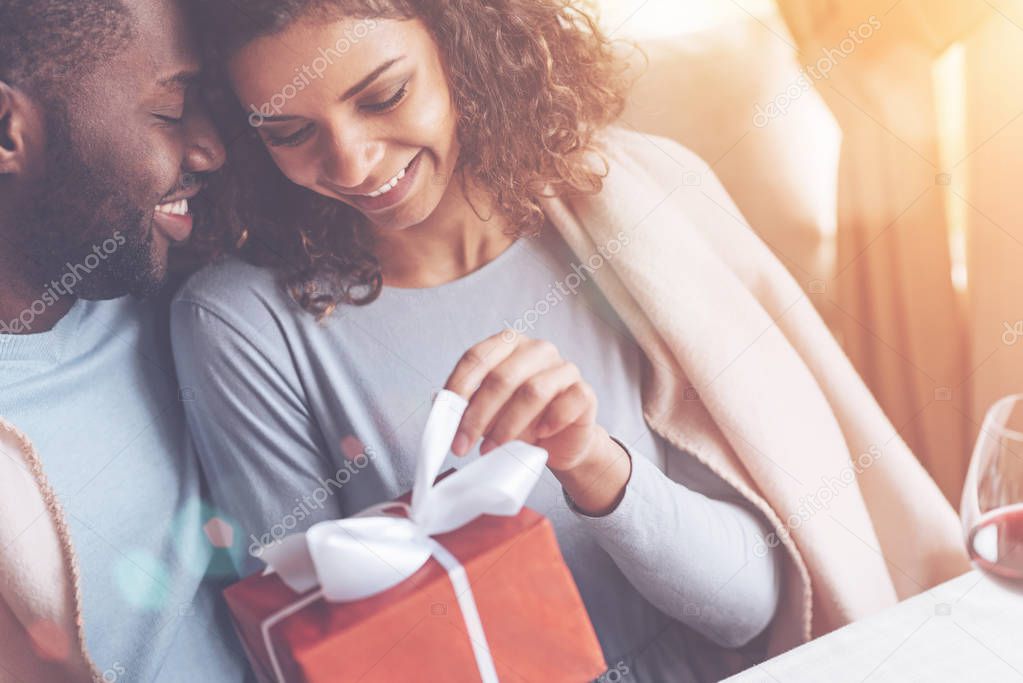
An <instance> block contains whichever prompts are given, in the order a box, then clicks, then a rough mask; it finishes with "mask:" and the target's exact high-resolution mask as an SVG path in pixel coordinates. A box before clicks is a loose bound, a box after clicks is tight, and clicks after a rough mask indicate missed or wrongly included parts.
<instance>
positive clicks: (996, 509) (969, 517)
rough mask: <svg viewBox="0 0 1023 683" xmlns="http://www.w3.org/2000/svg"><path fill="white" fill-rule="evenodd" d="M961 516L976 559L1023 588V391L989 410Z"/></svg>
mask: <svg viewBox="0 0 1023 683" xmlns="http://www.w3.org/2000/svg"><path fill="white" fill-rule="evenodd" d="M960 517H961V518H962V522H963V533H964V534H965V537H966V547H967V550H968V551H969V553H970V558H971V559H972V560H973V563H974V565H975V566H976V567H977V568H978V569H981V570H982V571H984V572H985V573H986V574H987V575H988V576H990V577H991V578H993V579H995V580H996V581H997V582H998V583H1000V584H1002V585H1006V586H1009V587H1011V588H1013V589H1014V590H1017V591H1023V394H1015V395H1012V396H1006V397H1005V398H1003V399H1001V400H1000V401H998V402H997V403H995V404H994V405H993V406H991V408H990V409H989V410H988V412H987V415H985V416H984V424H983V425H982V426H981V428H980V435H979V436H978V437H977V444H976V446H975V447H974V449H973V457H972V459H971V460H970V469H969V471H968V473H967V475H966V484H965V487H964V489H963V500H962V505H961V509H960Z"/></svg>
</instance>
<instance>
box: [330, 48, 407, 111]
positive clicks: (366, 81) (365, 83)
mask: <svg viewBox="0 0 1023 683" xmlns="http://www.w3.org/2000/svg"><path fill="white" fill-rule="evenodd" d="M403 59H405V57H404V56H402V57H395V58H394V59H390V60H388V61H386V62H384V63H383V64H381V65H380V66H378V67H377V68H375V69H373V71H371V72H370V74H369V75H368V76H366V77H365V78H363V79H362V80H361V81H359V82H358V83H356V84H355V85H353V86H352V87H351V88H349V89H348V90H346V91H345V94H344V95H342V96H341V101H342V102H344V101H345V100H350V99H351V98H353V97H355V96H356V95H358V94H359V93H360V92H362V91H363V90H365V89H366V88H368V87H369V86H370V85H371V84H372V83H373V81H375V80H376V79H377V78H379V77H380V74H382V73H384V72H385V71H387V70H388V69H390V68H391V67H392V66H393V65H394V64H395V63H397V62H400V61H401V60H403Z"/></svg>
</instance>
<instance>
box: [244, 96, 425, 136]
mask: <svg viewBox="0 0 1023 683" xmlns="http://www.w3.org/2000/svg"><path fill="white" fill-rule="evenodd" d="M407 95H408V81H405V82H404V83H402V84H401V86H400V87H399V88H398V90H397V91H395V93H394V94H393V95H391V96H390V97H389V98H387V99H386V100H384V101H383V102H370V103H365V104H360V105H359V109H361V110H363V111H366V112H369V113H371V114H384V113H387V112H389V111H392V110H394V109H396V108H397V107H398V105H399V104H401V103H402V101H404V99H405V97H406V96H407ZM313 127H314V126H313V124H312V123H307V124H306V125H304V126H302V127H301V128H299V129H298V130H296V131H295V132H294V133H291V134H290V135H285V136H277V135H273V134H272V133H268V132H264V136H265V139H266V143H267V144H268V145H270V146H271V147H297V146H299V145H301V144H302V143H303V142H305V141H306V140H308V139H309V137H310V136H311V135H312V132H313Z"/></svg>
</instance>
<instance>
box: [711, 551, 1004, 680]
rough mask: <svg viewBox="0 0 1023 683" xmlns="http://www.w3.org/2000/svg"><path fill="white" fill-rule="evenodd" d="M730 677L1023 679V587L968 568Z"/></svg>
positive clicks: (736, 678)
mask: <svg viewBox="0 0 1023 683" xmlns="http://www.w3.org/2000/svg"><path fill="white" fill-rule="evenodd" d="M728 681H729V683H795V682H799V681H807V682H812V683H831V682H832V681H839V682H843V683H844V682H845V681H870V682H872V683H875V682H881V681H899V682H900V683H901V682H902V681H921V682H923V681H926V682H927V683H934V682H935V681H938V682H941V681H955V682H956V683H959V682H961V681H964V682H967V683H1001V682H1002V681H1005V682H1007V683H1008V682H1010V681H1023V593H1015V592H1012V591H1010V590H1008V589H1006V588H1004V587H1002V586H1000V585H998V584H996V583H995V582H993V581H991V580H990V579H988V578H987V577H985V576H984V575H982V574H981V573H980V572H977V571H972V572H967V573H966V574H963V575H962V576H959V577H956V578H954V579H952V580H951V581H948V582H946V583H943V584H941V585H939V586H935V587H934V588H932V589H931V590H929V591H926V592H924V593H921V594H919V595H915V596H913V597H912V598H909V599H908V600H904V601H903V602H900V603H899V604H898V605H895V606H894V607H891V608H890V609H887V610H885V611H883V612H880V613H878V614H875V615H873V616H871V617H867V618H866V619H862V620H860V621H857V622H854V623H852V624H849V625H848V626H845V627H843V628H841V629H839V630H837V631H833V632H832V633H829V634H828V635H826V636H823V637H821V638H818V639H816V640H813V641H811V642H809V643H806V644H805V645H802V646H800V647H797V648H795V649H793V650H790V651H789V652H786V653H784V654H782V655H779V656H777V657H775V658H774V659H770V660H768V661H766V662H763V663H762V664H760V665H758V666H756V667H753V668H752V669H748V670H747V671H744V672H742V673H740V674H738V675H737V676H733V677H731V678H729V679H728Z"/></svg>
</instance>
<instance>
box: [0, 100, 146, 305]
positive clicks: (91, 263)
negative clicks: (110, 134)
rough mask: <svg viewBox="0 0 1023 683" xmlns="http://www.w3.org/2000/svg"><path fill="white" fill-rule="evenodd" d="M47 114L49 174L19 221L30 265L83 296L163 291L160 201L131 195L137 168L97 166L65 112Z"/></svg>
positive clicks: (43, 279)
mask: <svg viewBox="0 0 1023 683" xmlns="http://www.w3.org/2000/svg"><path fill="white" fill-rule="evenodd" d="M46 118H47V119H48V121H47V149H46V166H45V175H44V177H43V178H41V179H40V180H39V181H38V182H37V183H36V184H35V186H34V188H33V189H32V190H30V196H29V197H28V198H27V200H26V201H25V204H24V209H23V211H21V212H19V213H20V214H21V215H20V217H19V220H18V223H16V224H15V225H18V226H19V236H18V242H19V245H18V246H19V247H20V248H21V251H22V253H23V254H24V255H25V257H26V258H27V263H26V266H28V267H29V268H30V270H31V271H32V272H33V273H34V274H35V276H36V278H38V279H40V282H39V285H40V286H41V287H44V288H45V287H48V286H52V285H53V284H59V285H60V287H58V288H57V289H56V291H58V292H59V293H61V294H62V295H70V296H74V297H76V298H82V299H114V298H117V297H121V296H124V295H127V294H133V295H135V296H140V297H144V296H149V295H151V294H154V293H156V292H157V291H159V289H160V285H161V284H162V282H163V279H164V277H165V271H166V268H165V266H164V265H163V264H162V263H160V262H159V261H158V260H157V259H156V257H155V256H154V254H153V227H152V224H153V213H152V212H153V208H151V207H150V208H148V209H142V208H140V205H144V204H142V201H145V200H142V201H140V200H138V199H136V200H132V199H131V198H130V196H129V194H128V190H127V189H126V188H128V187H130V186H131V180H132V179H131V177H130V176H127V175H126V174H124V175H122V176H121V177H118V176H116V175H114V174H111V173H110V172H107V171H105V170H104V169H100V168H97V167H96V166H95V165H92V166H90V164H89V163H88V162H87V161H86V160H85V159H84V158H83V156H82V155H81V154H80V152H79V151H78V149H77V148H76V146H75V145H74V143H73V140H72V136H71V135H70V132H69V131H68V127H67V125H66V123H65V121H66V119H65V118H64V117H63V116H62V114H61V113H60V112H54V111H52V110H51V111H50V112H49V113H48V115H47V117H46Z"/></svg>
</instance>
